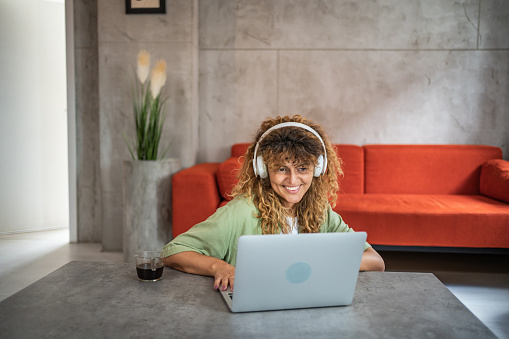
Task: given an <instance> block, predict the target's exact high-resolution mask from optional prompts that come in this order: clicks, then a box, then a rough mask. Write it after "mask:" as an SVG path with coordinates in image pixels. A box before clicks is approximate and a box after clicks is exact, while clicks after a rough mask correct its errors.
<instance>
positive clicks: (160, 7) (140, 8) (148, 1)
mask: <svg viewBox="0 0 509 339" xmlns="http://www.w3.org/2000/svg"><path fill="white" fill-rule="evenodd" d="M125 13H126V14H165V13H166V0H125Z"/></svg>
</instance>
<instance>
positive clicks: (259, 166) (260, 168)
mask: <svg viewBox="0 0 509 339" xmlns="http://www.w3.org/2000/svg"><path fill="white" fill-rule="evenodd" d="M256 173H258V175H259V176H260V178H262V179H265V178H267V175H268V173H267V166H265V164H264V163H263V157H262V156H261V155H259V156H257V157H256Z"/></svg>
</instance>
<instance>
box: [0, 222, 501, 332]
mask: <svg viewBox="0 0 509 339" xmlns="http://www.w3.org/2000/svg"><path fill="white" fill-rule="evenodd" d="M68 239H69V232H68V230H65V229H63V230H54V231H44V232H33V233H23V234H11V235H2V236H0V301H1V300H4V299H6V298H8V297H9V296H11V295H12V294H14V293H16V292H18V291H20V290H21V289H23V288H25V287H27V286H28V285H30V284H32V283H33V282H35V281H37V280H39V279H40V278H42V277H44V276H45V275H47V274H49V273H50V272H52V271H54V270H56V269H57V268H59V267H61V266H62V265H64V264H66V263H68V262H69V261H72V260H83V261H108V262H123V255H122V253H120V252H102V250H101V245H100V244H69V241H68ZM381 255H382V257H383V258H384V260H385V263H386V269H387V271H403V272H431V273H434V274H435V275H436V276H437V277H438V279H440V280H441V281H442V282H443V283H444V284H445V285H446V286H447V288H449V290H450V291H451V292H452V293H453V294H454V295H455V296H456V297H457V298H458V299H459V300H460V301H461V302H462V303H463V304H464V305H465V306H467V307H468V308H469V309H470V311H471V312H472V313H473V314H475V315H476V316H477V317H478V318H479V319H480V320H481V321H482V322H483V323H484V324H485V325H486V326H488V327H489V328H490V329H491V330H492V331H493V332H494V333H495V334H496V335H497V336H498V337H500V338H506V339H509V255H502V254H498V255H494V254H457V253H422V252H398V251H383V252H381Z"/></svg>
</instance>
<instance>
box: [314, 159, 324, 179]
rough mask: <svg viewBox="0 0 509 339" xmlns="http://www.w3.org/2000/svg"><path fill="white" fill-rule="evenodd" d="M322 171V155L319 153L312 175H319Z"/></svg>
mask: <svg viewBox="0 0 509 339" xmlns="http://www.w3.org/2000/svg"><path fill="white" fill-rule="evenodd" d="M322 171H323V155H320V156H319V157H318V165H316V166H315V171H314V173H313V175H314V176H315V177H319V176H320V175H321V174H322Z"/></svg>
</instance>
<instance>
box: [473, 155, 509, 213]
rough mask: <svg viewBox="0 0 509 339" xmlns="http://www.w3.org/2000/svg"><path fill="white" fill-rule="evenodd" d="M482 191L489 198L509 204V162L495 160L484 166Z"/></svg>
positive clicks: (481, 183)
mask: <svg viewBox="0 0 509 339" xmlns="http://www.w3.org/2000/svg"><path fill="white" fill-rule="evenodd" d="M480 191H481V194H484V195H486V196H488V197H491V198H494V199H497V200H502V201H504V202H507V203H509V161H506V160H502V159H493V160H489V161H486V162H485V163H484V164H483V165H482V168H481V178H480Z"/></svg>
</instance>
